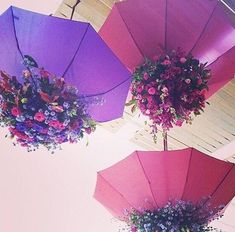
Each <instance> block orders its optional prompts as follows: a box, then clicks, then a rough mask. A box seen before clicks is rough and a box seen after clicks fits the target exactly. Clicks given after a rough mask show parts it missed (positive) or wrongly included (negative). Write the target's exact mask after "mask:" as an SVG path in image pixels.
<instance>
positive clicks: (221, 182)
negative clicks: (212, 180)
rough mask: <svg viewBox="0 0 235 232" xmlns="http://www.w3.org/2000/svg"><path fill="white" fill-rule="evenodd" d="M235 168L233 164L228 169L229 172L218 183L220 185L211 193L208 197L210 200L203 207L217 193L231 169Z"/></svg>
mask: <svg viewBox="0 0 235 232" xmlns="http://www.w3.org/2000/svg"><path fill="white" fill-rule="evenodd" d="M234 167H235V165H234V164H233V165H232V167H231V168H230V169H229V171H228V172H227V173H226V175H225V176H224V177H223V179H222V180H221V181H220V183H219V184H218V186H217V187H216V188H215V190H214V191H213V193H212V194H211V195H210V199H207V200H206V201H205V202H204V204H203V206H204V205H205V204H206V203H207V202H208V201H209V200H211V199H212V196H213V195H214V194H215V193H216V192H217V190H218V189H219V188H220V186H221V185H222V184H223V182H224V181H225V179H226V178H227V176H228V175H229V174H230V172H231V171H232V170H233V168H234Z"/></svg>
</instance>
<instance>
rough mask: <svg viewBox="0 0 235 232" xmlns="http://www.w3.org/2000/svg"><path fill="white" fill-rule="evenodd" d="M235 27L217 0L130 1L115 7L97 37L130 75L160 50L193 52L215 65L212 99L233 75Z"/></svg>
mask: <svg viewBox="0 0 235 232" xmlns="http://www.w3.org/2000/svg"><path fill="white" fill-rule="evenodd" d="M133 6H134V7H133ZM234 25H235V16H234V15H233V14H231V13H229V11H228V10H225V7H224V6H223V5H222V4H221V3H220V2H219V1H217V0H197V1H195V0H187V1H186V0H128V1H123V2H119V3H116V4H115V5H114V7H113V9H112V11H111V13H110V15H109V16H108V18H107V20H106V21H105V23H104V25H103V26H102V28H101V30H100V32H99V33H100V35H101V37H102V38H103V39H104V40H105V42H106V43H107V44H108V45H109V46H110V48H112V50H113V51H114V53H115V54H116V55H117V56H118V57H119V58H120V59H121V61H122V62H123V63H124V64H125V65H126V67H128V68H129V69H130V70H133V69H134V68H135V67H136V66H138V65H140V64H141V63H142V62H143V60H144V57H149V58H152V57H153V56H155V55H157V54H159V51H160V47H162V48H164V49H166V50H168V51H170V50H172V49H176V48H178V47H181V48H183V49H184V50H185V51H186V52H192V54H193V55H194V56H195V57H196V58H198V59H200V60H201V61H202V62H208V65H209V64H212V65H211V67H210V68H211V70H212V78H211V80H210V81H209V88H210V90H209V93H208V96H207V97H209V96H211V95H212V94H213V93H215V92H216V91H217V90H218V89H219V88H221V87H222V86H223V85H224V84H225V83H226V82H228V81H229V80H231V79H232V78H233V75H234V73H235V65H234V60H235V55H234V53H235V39H234V38H235V27H234ZM232 50H233V51H232ZM225 61H226V62H229V64H228V63H227V64H226V63H225ZM230 61H232V62H230ZM221 65H222V67H221V68H219V66H221ZM223 65H225V66H226V72H224V73H222V72H221V71H220V70H221V69H223V67H224V66H223Z"/></svg>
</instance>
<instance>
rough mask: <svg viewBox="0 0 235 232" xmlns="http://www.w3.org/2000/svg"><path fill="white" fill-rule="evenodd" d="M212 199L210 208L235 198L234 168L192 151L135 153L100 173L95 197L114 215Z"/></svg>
mask: <svg viewBox="0 0 235 232" xmlns="http://www.w3.org/2000/svg"><path fill="white" fill-rule="evenodd" d="M209 195H211V196H212V198H211V200H210V202H211V203H212V206H219V205H221V204H225V205H226V204H228V203H229V202H230V201H231V200H232V198H233V197H234V195H235V165H234V164H232V163H228V162H224V161H221V160H218V159H215V158H213V157H210V156H207V155H205V154H203V153H201V152H199V151H197V150H195V149H193V148H188V149H183V150H176V151H162V152H157V151H136V152H134V153H132V154H131V155H130V156H128V157H127V158H126V159H124V160H122V161H120V162H118V163H117V164H115V165H113V166H111V167H109V168H107V169H105V170H103V171H101V172H99V173H98V176H97V185H96V190H95V194H94V197H95V198H96V199H97V200H98V201H99V202H100V203H101V204H103V205H104V206H105V207H106V208H107V209H108V210H109V211H110V212H111V213H112V214H113V215H114V216H116V217H123V216H124V211H125V209H127V210H128V209H129V210H130V208H135V209H137V210H140V209H153V208H157V207H162V206H164V205H165V204H166V203H167V201H168V200H169V199H172V200H174V199H182V200H190V201H192V202H195V203H196V202H198V201H200V200H201V199H202V197H208V196H209Z"/></svg>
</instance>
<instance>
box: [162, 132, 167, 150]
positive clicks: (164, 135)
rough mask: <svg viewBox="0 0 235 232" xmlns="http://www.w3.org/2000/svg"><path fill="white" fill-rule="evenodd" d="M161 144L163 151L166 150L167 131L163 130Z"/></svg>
mask: <svg viewBox="0 0 235 232" xmlns="http://www.w3.org/2000/svg"><path fill="white" fill-rule="evenodd" d="M163 146H164V151H167V150H168V143H167V132H166V131H163Z"/></svg>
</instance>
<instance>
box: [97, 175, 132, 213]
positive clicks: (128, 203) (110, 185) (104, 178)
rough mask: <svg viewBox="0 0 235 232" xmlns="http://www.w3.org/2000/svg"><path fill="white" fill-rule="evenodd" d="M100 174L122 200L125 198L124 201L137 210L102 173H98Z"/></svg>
mask: <svg viewBox="0 0 235 232" xmlns="http://www.w3.org/2000/svg"><path fill="white" fill-rule="evenodd" d="M98 174H99V176H100V177H101V178H102V179H103V180H104V181H105V182H106V183H107V184H108V185H109V186H110V187H111V188H112V189H113V190H114V191H115V192H117V193H118V194H119V195H120V196H121V198H123V200H124V201H125V202H126V203H127V204H128V205H130V207H131V208H133V209H135V207H134V206H133V205H132V204H131V203H130V202H129V201H128V200H127V199H126V198H125V197H124V196H123V195H122V194H121V193H120V192H119V191H118V190H117V189H116V188H115V187H113V185H111V184H110V183H109V182H108V181H107V180H106V179H105V178H104V177H103V176H102V175H101V174H100V173H98Z"/></svg>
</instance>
